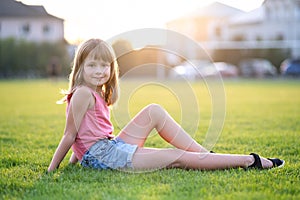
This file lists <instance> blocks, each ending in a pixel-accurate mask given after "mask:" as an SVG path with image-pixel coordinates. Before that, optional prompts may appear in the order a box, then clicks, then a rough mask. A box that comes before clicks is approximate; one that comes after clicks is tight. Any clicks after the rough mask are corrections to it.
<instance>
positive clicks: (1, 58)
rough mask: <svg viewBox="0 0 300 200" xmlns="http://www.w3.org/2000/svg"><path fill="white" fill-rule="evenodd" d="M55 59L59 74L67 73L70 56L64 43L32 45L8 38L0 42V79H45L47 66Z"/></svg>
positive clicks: (31, 43)
mask: <svg viewBox="0 0 300 200" xmlns="http://www.w3.org/2000/svg"><path fill="white" fill-rule="evenodd" d="M53 57H57V58H58V60H59V62H60V64H61V66H62V70H61V74H60V75H66V74H67V73H69V69H70V68H69V63H70V55H69V54H68V51H67V44H66V43H65V42H63V41H62V42H56V43H34V42H28V41H25V40H16V39H13V38H8V39H4V40H0V78H17V77H20V78H24V77H29V78H34V77H46V76H47V75H48V74H47V66H48V65H49V62H50V61H51V59H52V58H53Z"/></svg>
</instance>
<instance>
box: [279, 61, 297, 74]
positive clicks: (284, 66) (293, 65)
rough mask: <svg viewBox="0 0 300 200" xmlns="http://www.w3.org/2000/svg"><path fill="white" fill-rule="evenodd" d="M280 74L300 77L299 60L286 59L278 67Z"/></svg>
mask: <svg viewBox="0 0 300 200" xmlns="http://www.w3.org/2000/svg"><path fill="white" fill-rule="evenodd" d="M280 70H281V73H282V74H283V75H285V76H300V59H295V60H291V59H287V60H285V61H283V62H282V63H281V65H280Z"/></svg>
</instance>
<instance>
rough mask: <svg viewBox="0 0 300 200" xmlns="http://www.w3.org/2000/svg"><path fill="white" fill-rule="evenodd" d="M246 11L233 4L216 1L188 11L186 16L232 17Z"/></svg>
mask: <svg viewBox="0 0 300 200" xmlns="http://www.w3.org/2000/svg"><path fill="white" fill-rule="evenodd" d="M242 13H244V11H242V10H239V9H237V8H233V7H231V6H228V5H225V4H222V3H219V2H214V3H212V4H209V5H208V6H205V7H201V8H199V9H197V10H195V11H193V12H191V13H188V14H187V15H186V17H217V18H221V17H230V16H233V15H237V14H242Z"/></svg>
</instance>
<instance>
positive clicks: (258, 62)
mask: <svg viewBox="0 0 300 200" xmlns="http://www.w3.org/2000/svg"><path fill="white" fill-rule="evenodd" d="M239 68H240V74H241V75H242V76H244V77H259V78H262V77H268V76H275V75H277V70H276V68H275V66H274V65H273V64H272V63H271V62H270V61H268V60H266V59H262V58H252V59H246V60H242V61H241V62H240V64H239Z"/></svg>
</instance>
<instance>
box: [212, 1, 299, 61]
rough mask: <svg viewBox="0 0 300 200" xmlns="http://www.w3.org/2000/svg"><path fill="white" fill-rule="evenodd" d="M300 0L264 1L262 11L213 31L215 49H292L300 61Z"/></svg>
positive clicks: (216, 23) (216, 25)
mask: <svg viewBox="0 0 300 200" xmlns="http://www.w3.org/2000/svg"><path fill="white" fill-rule="evenodd" d="M299 27H300V0H285V1H282V0H265V1H264V2H263V4H262V5H261V7H259V8H257V9H255V10H253V11H251V12H247V13H244V14H240V15H237V16H234V17H232V18H230V19H229V20H226V21H225V22H222V21H214V22H213V23H212V24H211V27H210V33H211V34H210V38H209V40H210V41H211V44H215V45H212V46H218V48H224V49H226V48H227V49H230V48H232V49H238V48H244V49H251V48H258V49H268V48H270V49H272V48H274V49H280V48H281V49H290V50H291V56H292V57H300V29H299Z"/></svg>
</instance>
